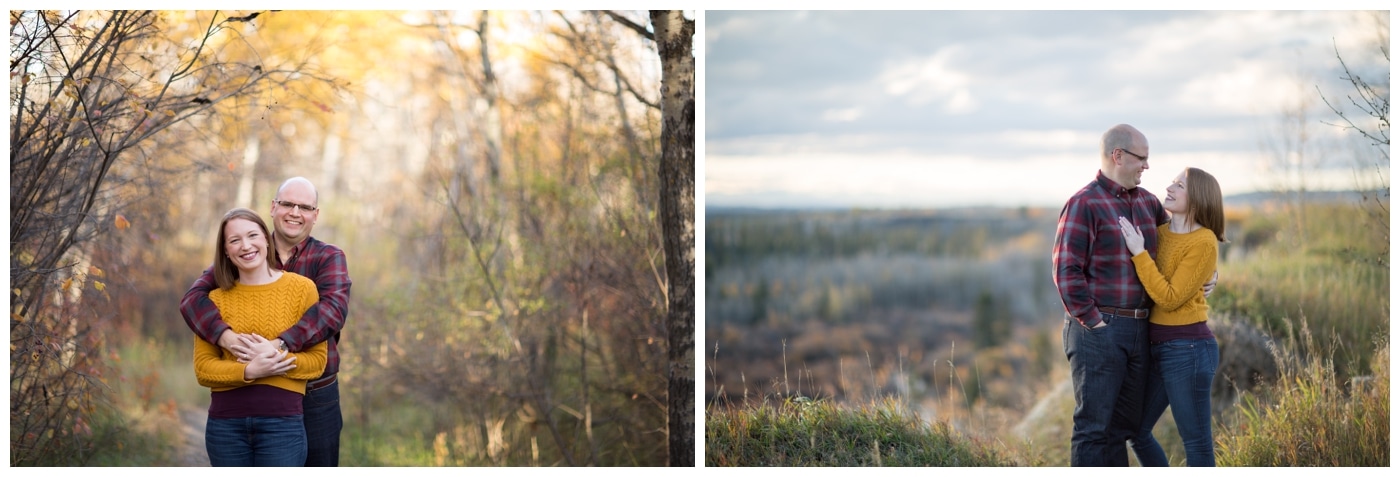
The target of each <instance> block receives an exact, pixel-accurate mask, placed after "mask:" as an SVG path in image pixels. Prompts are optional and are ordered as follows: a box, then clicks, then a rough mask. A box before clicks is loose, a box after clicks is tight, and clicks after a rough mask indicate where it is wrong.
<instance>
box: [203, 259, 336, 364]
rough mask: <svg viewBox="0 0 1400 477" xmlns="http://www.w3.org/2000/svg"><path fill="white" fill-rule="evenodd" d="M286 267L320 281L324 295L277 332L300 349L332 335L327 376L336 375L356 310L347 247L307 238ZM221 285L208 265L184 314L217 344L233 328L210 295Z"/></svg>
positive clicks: (292, 347) (295, 348)
mask: <svg viewBox="0 0 1400 477" xmlns="http://www.w3.org/2000/svg"><path fill="white" fill-rule="evenodd" d="M282 268H283V270H286V271H289V272H293V273H296V274H298V275H302V276H305V277H306V278H310V279H311V281H313V282H316V290H317V291H318V292H319V293H320V294H321V300H320V301H318V302H316V305H315V306H312V307H311V309H309V310H306V314H305V315H302V317H301V321H299V322H297V324H296V325H294V326H292V327H291V328H287V331H283V332H282V334H281V335H278V336H277V337H278V338H282V341H283V342H285V343H286V344H287V349H290V350H292V351H295V352H300V351H303V350H304V349H305V348H310V347H311V345H314V344H316V343H320V342H322V341H327V340H329V342H328V343H326V346H327V347H328V348H329V349H328V350H327V354H326V372H325V374H322V376H330V375H332V374H335V373H336V372H338V371H340V352H339V351H337V350H336V342H338V341H340V329H341V328H342V327H344V326H345V316H346V315H347V314H349V311H350V309H349V303H350V271H349V269H348V268H347V267H346V265H345V252H343V251H341V250H340V247H336V246H335V245H331V244H328V243H325V242H322V241H320V240H316V238H315V237H307V238H306V240H304V241H302V242H301V244H299V245H297V246H296V247H295V248H293V249H292V256H291V258H290V259H288V260H287V263H286V265H285V266H283V267H282ZM218 287H219V285H218V284H216V283H215V282H214V273H213V269H212V267H211V268H210V269H206V270H204V274H203V275H201V276H200V277H199V279H198V280H195V281H194V285H191V286H190V291H188V292H185V298H184V299H182V300H180V314H181V315H184V317H185V324H187V325H189V326H190V330H192V331H194V333H195V334H196V335H199V337H200V338H202V339H204V340H205V341H208V342H210V343H213V344H215V345H218V344H219V335H221V334H223V333H224V330H227V329H229V326H228V324H227V323H224V317H223V315H221V314H219V307H217V306H214V302H213V301H210V300H209V292H210V291H213V290H214V289H216V288H218Z"/></svg>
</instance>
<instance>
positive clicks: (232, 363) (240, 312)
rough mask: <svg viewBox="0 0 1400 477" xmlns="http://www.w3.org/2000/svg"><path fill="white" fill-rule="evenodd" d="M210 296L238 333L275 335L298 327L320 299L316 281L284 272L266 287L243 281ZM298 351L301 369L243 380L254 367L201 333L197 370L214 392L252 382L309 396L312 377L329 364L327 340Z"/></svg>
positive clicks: (196, 347) (201, 380)
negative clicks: (246, 370)
mask: <svg viewBox="0 0 1400 477" xmlns="http://www.w3.org/2000/svg"><path fill="white" fill-rule="evenodd" d="M209 299H210V300H212V301H213V302H214V304H215V305H217V306H218V307H219V312H220V313H222V314H223V316H224V321H225V322H227V323H228V325H229V326H230V327H232V328H233V331H234V332H237V333H256V334H258V335H261V336H264V337H275V336H277V335H278V334H280V333H282V331H284V330H286V329H287V328H290V327H291V326H292V325H295V324H296V323H297V321H298V320H300V319H301V315H302V314H303V313H306V310H307V309H308V308H311V306H312V305H315V304H316V302H317V301H318V300H319V299H320V295H319V294H317V292H316V284H315V283H313V282H312V281H311V279H309V278H306V277H303V276H301V275H297V274H295V273H291V272H283V273H282V276H281V277H280V278H278V279H277V280H276V281H274V282H272V283H269V284H266V285H243V284H238V285H235V286H234V287H233V288H231V289H229V290H222V289H217V290H214V291H212V292H209ZM293 354H294V355H296V357H297V359H296V368H293V369H292V370H291V371H289V372H287V374H286V375H283V376H268V377H265V378H258V379H255V380H252V381H246V380H244V379H243V370H244V368H246V367H247V366H248V365H246V364H243V363H239V362H238V359H237V358H236V357H234V356H233V355H232V354H231V353H228V352H227V351H225V350H224V349H223V348H220V347H219V346H218V345H214V344H210V343H209V342H207V341H204V340H203V339H200V338H199V337H195V338H194V374H195V378H197V379H198V380H199V384H200V385H201V386H204V387H207V388H210V389H212V390H213V391H214V392H219V391H228V390H231V389H237V388H239V387H242V386H247V385H252V384H266V385H269V386H275V387H278V388H281V389H285V390H288V391H292V392H295V393H299V394H306V381H307V380H311V379H316V378H317V377H319V376H321V372H322V371H324V370H325V368H326V343H325V342H321V343H319V344H317V345H315V346H312V347H311V348H309V349H307V350H306V351H303V352H300V353H293Z"/></svg>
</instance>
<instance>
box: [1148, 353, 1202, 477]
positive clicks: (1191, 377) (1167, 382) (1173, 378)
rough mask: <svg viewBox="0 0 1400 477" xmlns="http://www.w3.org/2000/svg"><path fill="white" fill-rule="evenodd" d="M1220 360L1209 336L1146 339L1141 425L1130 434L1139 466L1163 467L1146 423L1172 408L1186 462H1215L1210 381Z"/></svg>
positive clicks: (1150, 424)
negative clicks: (1148, 372) (1148, 355)
mask: <svg viewBox="0 0 1400 477" xmlns="http://www.w3.org/2000/svg"><path fill="white" fill-rule="evenodd" d="M1219 366H1220V347H1219V345H1217V344H1216V343H1215V338H1205V339H1194V340H1171V341H1167V342H1165V343H1159V344H1154V345H1152V377H1151V378H1149V379H1148V381H1147V401H1146V404H1145V405H1144V409H1143V416H1142V417H1143V421H1142V427H1141V428H1140V429H1139V430H1138V433H1137V437H1134V438H1133V453H1135V454H1137V458H1138V462H1141V463H1142V465H1143V467H1166V466H1167V455H1166V453H1165V452H1163V451H1162V445H1161V444H1158V443H1157V439H1156V438H1154V437H1152V428H1153V427H1154V426H1156V425H1157V420H1158V419H1160V418H1161V417H1162V413H1163V412H1164V411H1166V410H1167V405H1168V404H1170V405H1171V408H1172V418H1173V419H1175V420H1176V430H1177V432H1179V433H1181V443H1182V446H1183V447H1185V448H1186V465H1189V466H1191V467H1215V437H1214V436H1213V435H1212V434H1211V428H1210V383H1211V381H1214V380H1215V370H1216V368H1217V367H1219Z"/></svg>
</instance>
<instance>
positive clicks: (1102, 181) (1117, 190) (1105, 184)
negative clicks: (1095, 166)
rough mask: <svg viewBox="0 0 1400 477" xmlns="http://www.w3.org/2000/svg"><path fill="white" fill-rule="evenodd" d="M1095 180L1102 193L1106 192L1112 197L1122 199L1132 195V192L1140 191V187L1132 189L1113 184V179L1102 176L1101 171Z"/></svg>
mask: <svg viewBox="0 0 1400 477" xmlns="http://www.w3.org/2000/svg"><path fill="white" fill-rule="evenodd" d="M1096 180H1097V181H1098V183H1099V187H1101V188H1103V190H1104V191H1107V192H1108V193H1109V194H1112V195H1113V196H1114V197H1122V196H1123V195H1124V194H1132V193H1133V192H1134V191H1136V190H1138V189H1141V187H1134V188H1132V189H1129V188H1127V187H1123V185H1122V184H1119V183H1117V182H1114V180H1113V179H1109V178H1108V176H1106V175H1104V174H1103V171H1099V175H1098V177H1097V178H1096Z"/></svg>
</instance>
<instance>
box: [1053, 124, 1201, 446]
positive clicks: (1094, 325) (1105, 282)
mask: <svg viewBox="0 0 1400 477" xmlns="http://www.w3.org/2000/svg"><path fill="white" fill-rule="evenodd" d="M1147 155H1148V147H1147V137H1146V136H1144V135H1143V134H1142V133H1141V132H1139V131H1138V130H1137V129H1136V128H1133V127H1132V126H1129V125H1126V124H1119V125H1117V126H1114V127H1112V128H1110V129H1109V130H1108V132H1105V133H1104V135H1103V139H1102V141H1101V144H1100V151H1099V159H1100V167H1099V173H1098V177H1097V178H1095V180H1094V181H1093V182H1091V183H1089V185H1087V186H1085V187H1084V188H1083V189H1080V190H1079V192H1076V193H1075V194H1074V196H1073V197H1070V199H1069V201H1068V202H1066V203H1065V206H1064V209H1062V210H1061V211H1060V220H1059V225H1058V226H1057V227H1056V230H1055V248H1054V254H1053V262H1054V269H1055V287H1056V288H1058V289H1059V292H1060V300H1061V301H1062V302H1063V303H1064V307H1065V324H1064V331H1063V339H1064V345H1065V355H1066V357H1068V358H1069V363H1070V373H1071V374H1070V376H1071V378H1072V379H1073V382H1074V402H1075V407H1074V435H1073V437H1072V438H1071V441H1070V465H1072V466H1108V465H1116V466H1126V465H1128V452H1127V447H1126V445H1125V442H1126V441H1127V440H1128V439H1129V438H1131V437H1132V435H1133V432H1134V431H1133V430H1134V429H1136V428H1137V426H1138V424H1139V423H1140V422H1141V419H1142V406H1143V399H1144V397H1145V396H1144V393H1145V390H1146V383H1147V377H1148V371H1149V368H1148V366H1149V361H1148V358H1149V356H1148V349H1149V348H1148V343H1147V317H1148V316H1147V315H1148V312H1149V310H1150V309H1151V308H1152V298H1150V297H1148V296H1147V292H1146V290H1144V289H1143V287H1142V283H1141V282H1139V281H1138V278H1137V272H1136V270H1135V269H1134V268H1133V261H1132V257H1131V256H1130V255H1129V252H1128V248H1127V247H1126V246H1125V245H1124V244H1123V237H1122V234H1121V233H1120V231H1119V229H1118V228H1117V227H1118V226H1117V222H1118V217H1124V218H1127V219H1128V220H1129V221H1130V222H1131V223H1132V224H1133V225H1134V226H1136V227H1138V229H1139V230H1140V231H1142V236H1143V238H1144V239H1145V242H1146V243H1145V244H1144V246H1145V248H1146V249H1147V252H1148V253H1149V254H1151V255H1152V256H1154V257H1155V256H1156V255H1157V224H1162V223H1166V222H1167V220H1168V216H1167V212H1166V210H1165V209H1163V208H1162V203H1161V202H1160V201H1158V200H1157V197H1156V196H1154V195H1152V193H1151V192H1148V191H1146V190H1143V189H1142V188H1139V187H1138V184H1141V183H1142V173H1143V171H1146V170H1147V169H1148V168H1149V167H1148V164H1147ZM1212 285H1213V283H1212Z"/></svg>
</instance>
